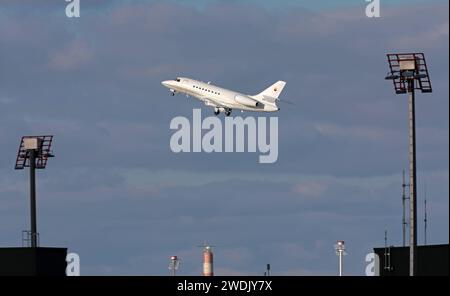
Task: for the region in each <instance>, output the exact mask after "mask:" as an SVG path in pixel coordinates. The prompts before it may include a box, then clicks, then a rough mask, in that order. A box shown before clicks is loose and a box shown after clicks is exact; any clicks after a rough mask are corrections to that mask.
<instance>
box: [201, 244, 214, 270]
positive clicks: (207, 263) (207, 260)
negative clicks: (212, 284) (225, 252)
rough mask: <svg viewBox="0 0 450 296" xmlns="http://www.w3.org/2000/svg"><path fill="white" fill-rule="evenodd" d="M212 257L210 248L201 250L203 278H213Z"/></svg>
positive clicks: (206, 247)
mask: <svg viewBox="0 0 450 296" xmlns="http://www.w3.org/2000/svg"><path fill="white" fill-rule="evenodd" d="M213 261H214V255H213V252H212V249H211V246H205V247H204V249H203V276H214V262H213Z"/></svg>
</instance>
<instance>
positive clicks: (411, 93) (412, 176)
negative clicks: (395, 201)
mask: <svg viewBox="0 0 450 296" xmlns="http://www.w3.org/2000/svg"><path fill="white" fill-rule="evenodd" d="M387 59H388V63H389V69H390V73H389V74H388V76H386V78H385V79H387V80H392V82H393V84H394V89H395V93H396V94H404V93H407V94H408V107H409V112H408V114H409V189H410V190H409V192H410V196H409V203H410V207H409V275H410V276H414V275H417V175H416V114H415V113H416V110H415V90H416V89H417V90H421V91H422V93H431V92H432V88H431V81H430V77H429V75H428V68H427V64H426V61H425V56H424V54H423V53H394V54H387Z"/></svg>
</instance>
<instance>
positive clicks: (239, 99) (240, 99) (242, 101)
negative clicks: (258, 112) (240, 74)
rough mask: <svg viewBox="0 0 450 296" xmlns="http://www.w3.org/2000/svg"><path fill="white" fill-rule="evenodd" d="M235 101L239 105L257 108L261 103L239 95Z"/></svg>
mask: <svg viewBox="0 0 450 296" xmlns="http://www.w3.org/2000/svg"><path fill="white" fill-rule="evenodd" d="M234 100H235V101H236V102H238V103H239V104H242V105H245V106H248V107H257V106H258V104H259V102H257V101H255V100H253V99H251V98H249V97H245V96H240V95H237V96H236V97H234Z"/></svg>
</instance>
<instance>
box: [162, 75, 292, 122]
mask: <svg viewBox="0 0 450 296" xmlns="http://www.w3.org/2000/svg"><path fill="white" fill-rule="evenodd" d="M161 83H162V85H164V86H165V87H167V88H168V89H169V90H170V92H171V93H172V95H173V96H174V95H175V94H176V93H184V94H186V95H187V96H193V97H196V98H197V99H199V100H200V101H202V102H204V103H205V105H206V106H211V107H213V108H214V114H216V115H218V114H219V113H220V112H224V113H225V115H226V116H230V114H231V110H232V109H240V110H245V111H256V112H275V111H278V110H280V108H278V106H277V104H276V103H277V101H279V99H278V96H279V95H280V94H281V91H282V90H283V88H284V86H285V85H286V82H284V81H278V82H276V83H274V84H273V85H271V86H270V87H268V88H267V89H265V90H264V91H262V92H261V93H259V94H257V95H254V96H252V95H246V94H242V93H239V92H235V91H232V90H228V89H225V88H221V87H218V86H215V85H212V84H210V83H209V82H208V83H205V82H202V81H198V80H194V79H190V78H185V77H178V78H177V79H175V80H165V81H163V82H161Z"/></svg>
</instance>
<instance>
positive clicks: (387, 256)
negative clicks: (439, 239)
mask: <svg viewBox="0 0 450 296" xmlns="http://www.w3.org/2000/svg"><path fill="white" fill-rule="evenodd" d="M374 253H375V254H377V255H378V259H379V260H378V261H377V262H378V266H376V268H375V270H377V271H378V272H377V274H378V275H380V276H408V275H409V248H408V247H394V246H385V247H384V248H374ZM448 253H449V245H448V244H443V245H426V246H419V247H417V259H418V260H417V261H418V265H417V266H418V268H417V270H416V275H418V276H448V275H449V264H448V259H449V258H448Z"/></svg>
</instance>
